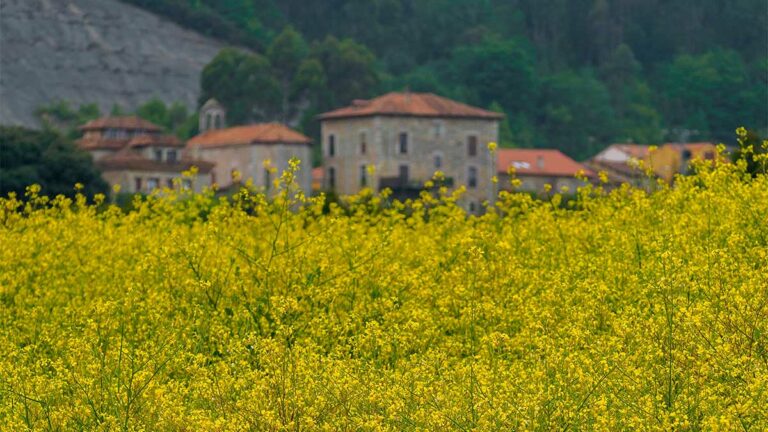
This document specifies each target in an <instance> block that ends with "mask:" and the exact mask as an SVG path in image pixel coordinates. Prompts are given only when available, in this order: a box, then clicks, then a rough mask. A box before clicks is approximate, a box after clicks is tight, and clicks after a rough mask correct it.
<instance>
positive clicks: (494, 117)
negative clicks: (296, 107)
mask: <svg viewBox="0 0 768 432" xmlns="http://www.w3.org/2000/svg"><path fill="white" fill-rule="evenodd" d="M341 109H344V108H341ZM493 114H494V115H491V114H488V115H451V114H412V113H361V114H333V111H331V112H327V113H324V114H318V115H317V116H315V119H316V120H319V121H327V120H345V119H350V118H364V117H414V118H434V119H441V118H449V119H463V120H495V121H499V120H502V119H503V118H504V114H501V113H493Z"/></svg>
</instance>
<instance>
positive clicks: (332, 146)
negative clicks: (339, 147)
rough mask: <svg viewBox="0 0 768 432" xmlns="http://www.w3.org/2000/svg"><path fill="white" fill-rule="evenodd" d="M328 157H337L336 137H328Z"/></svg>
mask: <svg viewBox="0 0 768 432" xmlns="http://www.w3.org/2000/svg"><path fill="white" fill-rule="evenodd" d="M328 156H336V136H335V135H328Z"/></svg>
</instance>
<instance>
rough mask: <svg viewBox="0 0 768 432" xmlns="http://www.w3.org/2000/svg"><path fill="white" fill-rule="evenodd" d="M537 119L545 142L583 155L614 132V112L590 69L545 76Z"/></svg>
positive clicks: (585, 155) (598, 145) (601, 144)
mask: <svg viewBox="0 0 768 432" xmlns="http://www.w3.org/2000/svg"><path fill="white" fill-rule="evenodd" d="M542 87H543V92H542V95H541V105H542V112H541V118H540V119H539V122H540V125H542V126H543V128H542V134H543V135H544V137H545V139H544V142H546V143H547V146H551V147H555V148H558V149H561V150H563V151H565V152H567V153H569V154H571V155H573V156H574V157H576V158H579V159H586V158H588V157H590V156H592V155H594V154H595V153H597V152H598V151H599V150H601V149H602V148H603V147H604V146H605V143H606V142H609V141H610V139H611V137H612V136H614V131H613V130H612V129H613V125H614V113H613V108H612V107H611V99H610V94H609V92H608V89H607V88H606V86H605V85H604V84H603V83H602V82H600V81H599V80H598V79H597V78H595V77H594V75H593V74H591V73H589V72H581V73H574V72H563V73H559V74H556V75H552V76H550V77H548V78H547V79H546V80H545V81H544V84H543V86H542Z"/></svg>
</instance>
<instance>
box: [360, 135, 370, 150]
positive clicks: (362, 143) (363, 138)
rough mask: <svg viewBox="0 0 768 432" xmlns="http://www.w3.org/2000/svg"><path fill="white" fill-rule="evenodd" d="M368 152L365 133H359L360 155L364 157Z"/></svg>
mask: <svg viewBox="0 0 768 432" xmlns="http://www.w3.org/2000/svg"><path fill="white" fill-rule="evenodd" d="M367 150H368V140H367V136H366V133H365V132H360V154H361V155H364V154H365V152H366V151H367Z"/></svg>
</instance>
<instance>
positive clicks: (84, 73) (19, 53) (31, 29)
mask: <svg viewBox="0 0 768 432" xmlns="http://www.w3.org/2000/svg"><path fill="white" fill-rule="evenodd" d="M222 47H223V44H222V43H221V42H218V41H216V40H213V39H209V38H206V37H204V36H201V35H199V34H197V33H195V32H193V31H190V30H186V29H182V28H181V27H179V26H177V25H176V24H173V23H170V22H168V21H166V20H164V19H162V18H160V17H158V16H155V15H153V14H151V13H148V12H146V11H144V10H141V9H138V8H136V7H134V6H131V5H127V4H125V3H121V2H119V1H116V0H3V1H2V2H0V124H16V125H24V126H36V125H37V122H36V118H35V116H34V111H35V109H36V108H38V107H40V106H41V105H44V104H49V103H52V102H55V101H57V100H67V101H70V102H71V103H73V104H74V105H79V104H85V103H92V102H93V103H97V104H98V105H99V107H100V108H101V111H102V112H109V110H110V109H111V108H112V107H113V105H115V104H117V105H119V106H121V107H122V108H125V109H129V110H131V109H134V108H135V107H137V106H138V105H140V104H142V103H144V102H146V101H147V100H149V99H151V98H152V97H158V98H160V99H161V100H163V101H165V102H168V103H170V102H175V101H179V102H183V103H184V104H186V105H187V106H188V108H190V109H192V108H195V104H196V102H197V97H198V93H199V88H200V71H201V70H202V68H203V67H204V66H205V64H206V63H208V62H209V61H210V60H211V59H212V58H213V57H214V56H215V55H216V53H217V52H218V51H219V49H221V48H222Z"/></svg>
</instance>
